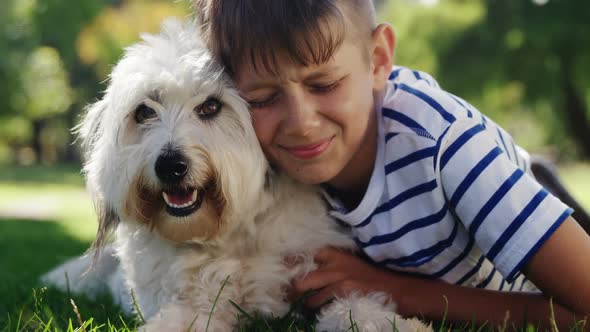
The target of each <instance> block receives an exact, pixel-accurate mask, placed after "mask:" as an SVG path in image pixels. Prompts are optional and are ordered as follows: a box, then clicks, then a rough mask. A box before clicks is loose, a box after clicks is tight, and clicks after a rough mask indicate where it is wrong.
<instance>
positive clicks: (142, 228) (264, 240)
mask: <svg viewBox="0 0 590 332" xmlns="http://www.w3.org/2000/svg"><path fill="white" fill-rule="evenodd" d="M79 131H80V136H81V138H82V140H83V146H84V147H85V149H86V157H87V162H86V164H85V166H84V172H85V174H86V179H87V186H88V190H89V191H90V193H91V194H92V196H93V198H94V200H95V204H96V207H97V210H98V212H99V231H98V234H97V239H96V243H95V245H96V248H97V249H100V248H101V245H103V241H104V240H105V237H106V236H107V235H108V233H109V231H110V230H112V229H115V231H116V237H115V243H114V248H115V251H116V252H115V253H114V255H115V256H116V257H117V258H118V260H120V264H119V263H118V261H117V260H116V259H114V258H112V257H111V256H110V253H108V252H106V253H105V252H103V256H101V258H99V259H98V264H97V267H96V268H95V269H94V270H91V271H90V272H88V273H87V274H85V275H84V276H82V277H80V275H81V274H82V271H84V269H85V268H86V267H88V266H89V265H90V262H91V260H92V257H86V258H84V259H82V260H75V261H72V262H68V263H66V264H64V265H62V266H60V267H58V268H57V269H55V270H54V271H52V272H50V273H49V274H47V275H46V276H45V277H44V281H45V282H48V283H51V284H56V285H58V286H61V287H62V288H64V287H65V281H64V273H65V272H67V273H68V275H69V282H70V287H71V290H72V291H77V292H86V293H96V292H98V291H101V290H104V288H105V287H102V288H101V286H100V285H105V286H106V287H107V288H108V289H110V290H111V292H113V294H114V295H115V297H116V298H118V299H119V300H120V301H122V302H123V304H127V305H129V301H130V299H129V296H128V294H127V293H126V292H125V291H123V289H131V290H132V291H133V292H134V294H135V296H136V299H137V304H138V306H139V309H140V311H141V313H142V315H143V317H144V318H145V319H146V320H147V323H146V324H145V325H144V326H143V327H142V329H143V330H144V331H186V330H187V329H188V328H189V327H190V326H191V324H192V329H193V330H195V331H204V330H205V326H206V324H207V321H208V319H209V314H210V311H211V309H212V307H213V303H214V299H215V297H216V295H217V294H218V292H219V290H220V287H221V285H222V284H223V282H224V281H225V280H226V278H228V277H229V279H228V281H227V284H226V285H225V287H224V288H223V290H222V292H221V293H220V298H219V301H218V303H217V306H216V308H215V311H214V312H213V314H212V317H211V323H210V326H209V329H208V331H210V332H216V331H223V332H225V331H231V330H232V329H233V327H234V325H235V324H236V318H237V312H236V310H235V308H234V307H233V306H232V305H231V304H230V302H229V300H230V299H231V300H232V301H234V302H235V303H237V304H239V305H240V306H241V307H242V308H244V309H245V310H246V311H249V312H254V311H257V312H261V313H263V314H267V315H273V316H275V317H276V316H280V315H283V314H285V313H286V312H287V311H288V309H289V304H288V303H287V302H286V300H285V297H286V296H285V295H286V294H285V289H286V287H287V285H289V282H290V280H291V279H292V278H293V277H295V276H297V275H300V274H304V273H307V272H309V271H311V270H313V269H314V268H315V267H316V266H315V264H314V262H313V254H314V252H316V251H317V250H318V249H320V248H322V247H326V246H332V247H337V248H342V249H343V250H354V248H355V244H354V243H353V241H352V239H351V237H350V236H349V235H348V234H347V233H346V231H345V230H343V229H341V228H339V227H338V226H337V224H336V223H335V222H334V221H333V220H331V219H330V218H329V217H328V215H327V212H326V208H325V206H324V204H323V202H322V200H321V197H320V196H319V195H318V192H317V191H316V189H315V188H313V187H309V186H304V185H301V184H297V183H295V182H294V181H292V180H290V179H288V178H287V177H285V176H282V175H278V174H276V173H274V172H273V171H272V170H271V169H270V168H269V165H268V164H267V162H266V160H265V158H264V155H263V153H262V151H261V149H260V147H259V146H258V142H257V139H256V136H255V133H254V130H253V127H252V125H251V119H250V116H249V112H248V109H247V105H246V104H245V102H244V101H243V100H242V99H240V97H239V95H238V93H237V92H236V90H234V89H233V88H232V87H231V84H230V82H229V81H228V80H227V78H226V77H225V76H224V75H223V72H222V68H221V67H220V66H219V65H218V64H216V63H215V62H214V61H213V60H212V58H211V55H210V54H209V52H208V51H207V50H206V48H205V46H204V45H203V44H202V41H201V40H200V39H199V37H198V33H197V29H196V28H194V27H193V26H192V24H191V23H181V22H179V21H175V20H170V21H167V22H166V23H165V24H164V25H163V31H162V32H161V33H160V34H158V35H145V36H143V42H141V43H138V44H136V45H133V46H131V47H130V48H128V49H127V50H126V52H125V56H124V57H123V58H122V59H121V61H120V62H119V63H118V64H117V65H116V67H115V68H114V71H113V72H112V75H111V79H110V85H109V87H108V89H107V91H106V93H105V95H104V97H103V99H102V100H100V101H98V102H96V103H95V104H94V105H92V106H91V107H90V108H89V109H88V112H87V114H86V116H85V118H84V120H83V123H82V125H81V127H80V129H79ZM109 250H110V249H109ZM293 255H296V256H299V257H300V258H301V263H299V264H297V265H295V266H287V265H286V264H284V259H285V257H287V256H293ZM123 282H124V283H125V284H123ZM393 309H394V306H393V305H392V304H391V303H390V301H389V298H388V297H387V296H385V295H384V294H371V295H370V296H357V295H355V296H351V297H349V298H339V299H336V300H335V301H334V302H333V303H332V304H330V305H327V306H326V307H325V308H324V309H323V311H322V312H321V314H320V315H319V330H327V331H345V330H348V329H349V327H350V317H351V316H352V319H353V320H354V321H355V322H356V324H357V326H358V327H359V328H360V330H361V331H392V325H391V321H395V322H396V326H397V328H398V330H401V331H426V330H429V329H430V328H429V327H426V326H425V325H423V324H422V323H420V322H419V321H417V320H405V319H403V318H402V317H400V316H398V315H396V314H395V313H394V310H393ZM193 321H194V322H193Z"/></svg>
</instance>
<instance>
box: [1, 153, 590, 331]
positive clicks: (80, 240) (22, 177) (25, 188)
mask: <svg viewBox="0 0 590 332" xmlns="http://www.w3.org/2000/svg"><path fill="white" fill-rule="evenodd" d="M559 174H560V175H561V176H562V178H563V180H564V182H565V184H566V186H567V187H568V189H569V190H570V191H571V192H572V194H573V196H574V197H576V199H578V200H579V201H580V202H581V203H582V205H583V206H584V207H585V208H586V209H588V210H590V163H581V162H578V163H571V164H567V165H562V166H560V167H559ZM96 225H97V224H96V217H95V214H94V211H93V206H92V202H91V200H90V198H89V196H88V195H87V193H86V192H85V189H84V184H83V178H82V176H81V175H80V170H79V166H76V165H71V166H66V165H62V166H51V167H43V166H35V167H20V168H15V167H0V332H4V331H20V330H25V331H44V330H46V328H47V327H48V326H49V327H50V328H49V329H47V330H51V331H53V330H55V329H56V328H57V329H58V330H60V331H61V330H68V324H69V323H70V321H71V322H72V324H73V326H74V328H75V327H76V326H79V323H78V321H79V320H81V321H83V322H85V323H84V324H86V325H87V326H86V329H87V330H88V331H92V330H93V329H96V328H97V327H99V326H102V328H101V329H100V330H106V331H126V330H127V328H130V329H132V328H133V326H134V325H135V324H136V322H135V321H134V320H133V319H132V318H129V317H124V316H123V315H122V313H121V312H120V310H119V309H118V308H117V307H116V306H114V305H112V304H111V303H110V300H109V299H108V298H106V297H105V298H102V299H98V300H96V301H91V300H88V299H84V298H81V297H76V296H70V295H68V294H63V293H59V292H57V291H55V290H51V289H48V290H45V289H43V288H41V286H42V285H40V284H39V282H38V278H39V276H40V275H41V274H42V273H44V272H46V271H48V270H49V269H51V268H52V267H53V266H55V265H56V264H58V263H60V262H62V261H64V260H65V259H67V258H69V257H73V256H76V255H79V254H81V253H83V252H84V251H85V250H86V249H87V248H88V247H89V245H90V243H91V242H92V239H93V237H94V233H95V231H96ZM70 298H73V299H74V301H75V304H76V306H77V307H78V310H77V311H78V313H79V316H78V314H76V313H75V310H74V309H73V305H72V304H71V302H70ZM23 327H24V328H23ZM74 328H72V329H70V330H74Z"/></svg>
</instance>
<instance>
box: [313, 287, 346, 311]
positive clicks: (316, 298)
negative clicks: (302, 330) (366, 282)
mask: <svg viewBox="0 0 590 332" xmlns="http://www.w3.org/2000/svg"><path fill="white" fill-rule="evenodd" d="M338 290H339V287H338V286H337V285H335V284H332V285H330V286H328V287H325V288H322V289H319V290H317V291H316V292H315V293H314V294H313V295H312V296H310V297H309V298H308V299H307V300H306V301H305V305H306V306H307V307H308V308H310V309H313V310H318V309H320V308H321V307H323V306H324V305H326V304H328V303H330V302H332V301H334V298H335V297H337V296H342V295H344V294H339V293H340V292H339V291H338Z"/></svg>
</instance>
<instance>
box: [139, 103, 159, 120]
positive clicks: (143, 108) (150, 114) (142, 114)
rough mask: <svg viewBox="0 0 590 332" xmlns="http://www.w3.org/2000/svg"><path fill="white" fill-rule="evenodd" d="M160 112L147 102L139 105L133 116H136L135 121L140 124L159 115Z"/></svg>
mask: <svg viewBox="0 0 590 332" xmlns="http://www.w3.org/2000/svg"><path fill="white" fill-rule="evenodd" d="M157 116H158V114H157V113H156V111H154V110H153V109H152V108H151V107H149V106H147V105H146V104H141V105H139V106H137V108H136V109H135V113H134V114H133V117H134V118H135V122H136V123H138V124H142V123H144V122H146V121H147V120H149V119H153V118H155V117H157Z"/></svg>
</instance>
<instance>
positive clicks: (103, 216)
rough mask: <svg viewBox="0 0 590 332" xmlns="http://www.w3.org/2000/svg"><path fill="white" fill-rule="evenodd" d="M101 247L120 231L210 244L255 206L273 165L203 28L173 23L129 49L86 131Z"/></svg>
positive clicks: (83, 129) (89, 179)
mask: <svg viewBox="0 0 590 332" xmlns="http://www.w3.org/2000/svg"><path fill="white" fill-rule="evenodd" d="M79 135H80V137H81V139H82V146H83V149H84V151H85V155H86V163H85V166H84V171H85V174H86V179H87V186H88V189H89V191H90V192H91V194H92V196H93V197H94V200H95V202H96V207H97V210H98V214H99V231H98V234H97V239H96V242H95V245H97V246H100V244H101V242H102V241H103V239H104V237H105V235H106V234H107V233H108V232H109V231H110V230H111V229H112V228H113V227H114V226H115V225H116V224H117V223H118V222H119V221H122V222H137V223H142V224H145V226H146V227H150V228H151V229H153V230H154V231H157V232H158V233H159V234H160V235H162V236H163V237H165V238H167V239H169V240H172V241H176V242H191V241H193V242H204V241H208V240H211V239H213V238H215V237H216V236H218V235H219V234H220V233H221V232H223V231H225V230H227V229H228V228H231V227H232V225H231V222H232V220H235V219H237V217H238V216H241V217H246V216H248V214H249V213H254V212H251V210H252V207H255V206H256V200H257V199H258V197H259V196H260V192H261V191H262V188H263V186H264V175H265V172H266V169H267V163H266V161H265V159H264V156H263V154H262V151H261V150H260V147H259V145H258V141H257V139H256V136H255V133H254V130H253V128H252V125H251V118H250V114H249V112H248V108H247V105H246V103H245V102H244V101H243V100H242V99H241V98H240V97H239V95H238V93H237V91H236V90H234V89H233V88H232V87H231V84H230V82H229V81H228V79H227V78H226V77H225V76H224V75H223V71H222V68H221V67H220V66H219V65H218V64H217V63H215V61H213V59H212V58H211V55H210V53H209V52H208V50H207V49H206V48H205V46H204V45H203V44H202V42H201V40H200V38H199V35H198V33H197V29H196V27H191V24H189V23H186V24H183V23H180V22H178V21H167V22H166V23H165V24H164V25H163V30H162V32H161V33H160V34H158V35H145V36H143V42H140V43H138V44H136V45H133V46H131V47H130V48H128V49H126V52H125V55H124V57H123V58H122V59H121V60H120V62H119V63H118V64H117V65H116V66H115V68H114V70H113V72H112V74H111V77H110V84H109V86H108V88H107V90H106V93H105V95H104V97H103V98H102V99H101V100H100V101H98V102H96V103H95V104H93V105H91V106H90V107H89V108H88V110H87V113H86V115H85V117H84V120H83V121H82V123H81V125H80V127H79Z"/></svg>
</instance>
